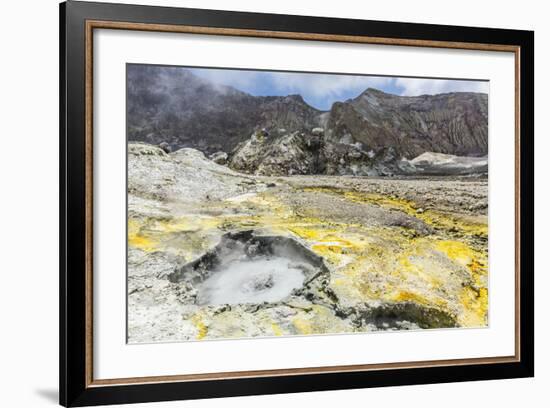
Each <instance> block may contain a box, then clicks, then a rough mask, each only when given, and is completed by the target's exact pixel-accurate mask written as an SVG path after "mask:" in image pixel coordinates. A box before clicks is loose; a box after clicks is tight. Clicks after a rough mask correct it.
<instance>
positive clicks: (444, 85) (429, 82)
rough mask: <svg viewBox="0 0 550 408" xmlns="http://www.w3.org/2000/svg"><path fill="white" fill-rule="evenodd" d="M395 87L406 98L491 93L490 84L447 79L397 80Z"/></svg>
mask: <svg viewBox="0 0 550 408" xmlns="http://www.w3.org/2000/svg"><path fill="white" fill-rule="evenodd" d="M395 85H396V87H397V88H400V89H401V92H400V94H401V95H406V96H417V95H426V94H428V95H434V94H439V93H445V92H484V93H489V82H486V81H459V80H458V81H457V80H446V79H425V78H396V80H395Z"/></svg>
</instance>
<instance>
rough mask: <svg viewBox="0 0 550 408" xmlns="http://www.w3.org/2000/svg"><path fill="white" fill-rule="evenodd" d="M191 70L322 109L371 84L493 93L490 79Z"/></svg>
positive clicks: (403, 90)
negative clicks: (297, 97) (295, 97)
mask: <svg viewBox="0 0 550 408" xmlns="http://www.w3.org/2000/svg"><path fill="white" fill-rule="evenodd" d="M191 71H192V72H193V73H195V74H196V75H198V76H200V77H203V78H206V79H209V80H211V81H213V82H216V83H219V84H224V85H230V86H233V87H234V88H237V89H239V90H241V91H244V92H248V93H250V94H252V95H290V94H300V95H302V97H303V98H304V99H305V100H306V102H308V103H309V104H310V105H312V106H314V107H316V108H318V109H322V110H328V109H330V107H331V106H332V104H333V103H334V102H336V101H345V100H346V99H349V98H354V97H356V96H357V95H359V94H360V93H361V92H363V91H364V90H365V89H367V88H369V87H371V88H376V89H379V90H381V91H384V92H388V93H392V94H396V95H406V96H415V95H423V94H437V93H444V92H455V91H467V92H484V93H489V83H488V82H486V81H464V80H463V81H459V80H446V79H425V78H400V77H380V76H366V75H339V74H304V73H292V72H269V71H241V70H232V69H207V68H193V69H191Z"/></svg>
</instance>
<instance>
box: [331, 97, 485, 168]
mask: <svg viewBox="0 0 550 408" xmlns="http://www.w3.org/2000/svg"><path fill="white" fill-rule="evenodd" d="M325 134H326V137H327V140H329V141H333V142H343V143H357V142H359V143H361V144H362V145H363V146H364V147H365V149H366V150H371V149H373V150H375V151H376V150H378V149H380V148H384V147H393V148H395V149H396V150H397V152H398V153H399V154H400V155H402V156H404V157H406V158H408V159H412V158H414V157H416V156H418V155H420V154H422V153H424V152H426V151H429V152H438V153H447V154H454V155H458V156H483V155H486V154H487V151H488V142H487V141H488V122H487V95H486V94H480V93H471V92H455V93H446V94H438V95H421V96H414V97H407V96H397V95H391V94H387V93H385V92H382V91H378V90H376V89H372V88H369V89H367V90H366V91H365V92H363V93H362V94H361V95H359V96H358V97H357V98H355V99H351V100H348V101H346V102H342V103H335V104H334V105H333V106H332V109H331V112H330V116H329V119H328V123H327V125H326V132H325Z"/></svg>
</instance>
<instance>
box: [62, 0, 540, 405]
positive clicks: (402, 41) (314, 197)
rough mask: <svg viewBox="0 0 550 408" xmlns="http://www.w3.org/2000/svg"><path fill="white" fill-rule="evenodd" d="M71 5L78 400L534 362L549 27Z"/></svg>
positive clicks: (69, 114) (323, 386)
mask: <svg viewBox="0 0 550 408" xmlns="http://www.w3.org/2000/svg"><path fill="white" fill-rule="evenodd" d="M60 27H61V30H60V33H61V34H60V47H61V49H60V50H61V53H60V54H61V60H60V66H61V72H60V84H61V85H60V86H61V89H60V95H61V98H60V99H61V107H60V149H61V150H60V158H61V163H60V169H61V171H60V183H61V188H60V191H61V200H60V202H61V208H60V213H61V225H60V231H61V242H60V265H61V267H60V269H61V270H60V339H61V341H60V372H61V375H60V402H61V404H62V405H65V406H85V405H98V404H117V403H132V402H146V401H162V400H175V399H193V398H213V397H224V396H237V395H254V394H268V393H289V392H302V391H314V390H316V391H319V390H335V389H351V388H361V387H376V386H387V385H401V384H420V383H436V382H452V381H468V380H483V379H499V378H516V377H529V376H533V374H534V346H533V341H534V340H533V338H534V336H533V330H534V329H533V289H534V282H533V210H534V208H533V207H534V205H533V197H534V191H533V190H534V187H533V149H534V147H533V112H534V109H533V93H534V73H533V71H534V68H533V59H534V56H533V52H534V51H533V44H534V34H533V32H529V31H516V30H503V29H488V28H472V27H455V26H439V25H425V24H411V23H395V22H379V21H362V20H349V19H333V18H319V17H305V16H287V15H269V14H255V13H240V12H239V13H237V12H227V11H211V10H198V9H180V8H163V7H149V6H133V5H120V4H106V3H105V4H103V3H89V2H76V1H68V2H66V3H63V4H61V8H60Z"/></svg>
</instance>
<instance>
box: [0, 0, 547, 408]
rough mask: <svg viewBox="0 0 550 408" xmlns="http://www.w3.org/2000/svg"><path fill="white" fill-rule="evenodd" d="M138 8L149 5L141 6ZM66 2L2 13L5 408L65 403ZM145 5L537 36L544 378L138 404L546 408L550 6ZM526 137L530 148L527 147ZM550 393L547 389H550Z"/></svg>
mask: <svg viewBox="0 0 550 408" xmlns="http://www.w3.org/2000/svg"><path fill="white" fill-rule="evenodd" d="M133 2H134V3H138V2H140V1H138V0H136V1H133ZM57 3H58V2H57V0H26V1H24V2H3V3H2V5H1V6H0V8H1V15H2V17H3V18H2V24H0V44H1V48H0V50H1V52H2V53H1V59H0V112H1V115H0V137H1V142H0V186H1V190H0V191H1V195H0V325H1V326H0V381H1V382H0V384H2V392H0V406H3V407H33V408H34V407H36V408H39V407H48V406H50V407H51V406H55V405H56V404H57V381H58V370H57V365H58V353H57V347H58V346H57V342H58V334H57V332H58V318H57V316H58V308H57V303H58V288H57V285H58V260H57V253H58V245H57V243H58V199H57V197H58V126H57V115H58V105H57V103H58V79H57V76H58V7H57ZM141 3H146V4H162V5H180V6H182V7H198V8H211V9H227V10H240V11H257V12H272V13H285V14H303V15H318V16H330V17H351V18H363V19H374V20H392V21H407V22H420V23H437V24H456V25H470V26H486V27H502V28H518V29H530V30H535V32H536V33H535V41H536V54H535V55H536V71H537V72H538V73H541V75H537V77H536V89H537V91H536V101H535V105H536V112H535V115H536V117H537V118H538V121H537V122H536V124H535V133H536V135H537V136H536V153H535V154H536V156H537V157H536V160H535V162H536V177H535V182H536V190H537V193H536V209H537V210H538V211H537V213H538V214H537V215H538V218H537V223H536V237H535V239H536V248H535V250H536V253H537V254H538V257H537V258H536V259H535V263H536V285H537V286H536V309H537V314H536V325H537V330H536V344H537V348H536V378H535V379H525V380H504V381H485V382H472V383H462V384H441V385H426V386H410V387H392V388H383V389H367V390H354V391H336V392H322V393H319V392H318V393H304V394H293V395H275V396H261V397H244V398H230V399H223V400H202V401H191V402H171V403H163V404H147V405H135V406H136V407H138V406H147V407H156V406H158V407H167V408H168V407H184V408H191V407H193V408H194V407H197V408H199V407H201V408H207V407H218V406H224V407H239V408H241V407H242V408H247V407H254V408H255V407H258V406H262V407H265V408H269V407H280V406H316V407H334V406H345V405H359V406H366V405H372V406H390V407H393V406H407V407H423V408H428V407H441V406H444V407H446V408H452V407H460V408H463V407H465V406H498V407H509V406H510V407H512V406H529V407H530V406H533V407H536V406H545V405H546V404H547V400H548V397H547V388H548V387H547V385H548V384H550V353H549V347H548V345H549V343H550V329H549V328H548V323H547V318H546V314H545V312H546V311H547V310H548V308H549V302H548V296H547V293H546V292H547V290H548V287H549V286H550V271H549V268H548V267H547V262H546V259H545V258H544V254H545V253H546V247H547V244H548V243H549V242H550V239H549V238H548V235H547V233H546V232H547V231H549V230H550V222H549V219H550V218H549V217H548V216H546V217H545V215H546V214H545V213H544V212H542V213H541V211H546V210H547V203H548V202H549V200H550V192H549V189H548V181H547V178H548V167H547V163H546V156H547V155H548V153H547V151H548V150H550V142H549V136H550V133H549V127H548V122H547V121H546V120H545V117H546V115H547V111H548V108H549V106H548V105H549V103H548V102H547V101H548V98H547V93H548V92H550V87H549V82H550V81H549V76H548V72H550V57H549V53H548V46H549V43H550V26H548V23H547V17H548V15H547V11H546V7H545V3H544V2H541V1H535V0H523V1H521V2H518V1H517V0H516V1H509V0H500V1H495V0H492V1H485V2H482V1H479V0H475V1H474V0H462V1H460V2H453V3H450V2H442V1H437V0H428V1H407V0H393V1H385V2H380V1H378V2H358V1H354V0H339V1H327V2H320V1H319V0H302V1H296V0H277V1H265V2H258V1H254V0H248V1H247V0H232V1H231V4H229V3H228V2H227V1H223V0H202V1H199V0H189V1H184V0H181V1H176V0H164V1H162V0H158V1H154V0H149V1H141ZM528 142H529V141H524V142H523V143H528ZM545 386H546V387H545Z"/></svg>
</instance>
